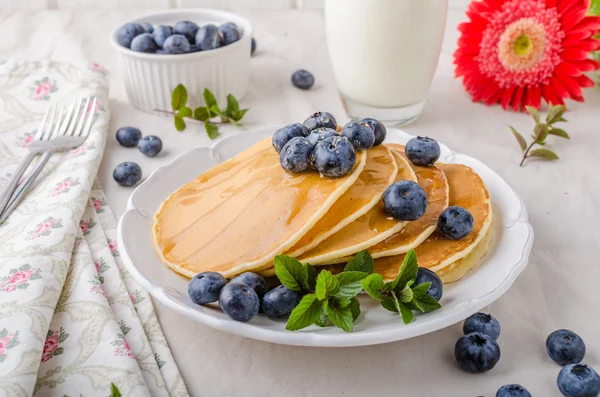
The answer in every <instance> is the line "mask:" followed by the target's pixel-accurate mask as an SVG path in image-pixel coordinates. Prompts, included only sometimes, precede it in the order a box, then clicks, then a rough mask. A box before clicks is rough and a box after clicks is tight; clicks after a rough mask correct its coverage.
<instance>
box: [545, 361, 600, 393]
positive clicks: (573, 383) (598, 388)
mask: <svg viewBox="0 0 600 397" xmlns="http://www.w3.org/2000/svg"><path fill="white" fill-rule="evenodd" d="M556 383H557V385H558V389H559V390H560V392H561V393H562V394H563V395H564V396H565V397H596V396H598V395H599V394H600V376H598V373H597V372H596V371H594V369H593V368H591V367H588V366H587V365H585V364H568V365H565V366H564V367H563V369H562V370H561V371H560V373H559V374H558V378H557V379H556Z"/></svg>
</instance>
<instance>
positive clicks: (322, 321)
mask: <svg viewBox="0 0 600 397" xmlns="http://www.w3.org/2000/svg"><path fill="white" fill-rule="evenodd" d="M315 324H317V325H318V326H319V327H327V326H328V325H329V318H328V317H327V313H325V310H323V309H322V310H321V313H319V316H318V317H317V319H316V320H315Z"/></svg>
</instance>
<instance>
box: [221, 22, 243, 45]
mask: <svg viewBox="0 0 600 397" xmlns="http://www.w3.org/2000/svg"><path fill="white" fill-rule="evenodd" d="M219 36H221V42H222V43H223V45H229V44H231V43H235V42H236V41H238V40H239V39H240V30H239V29H238V27H237V25H236V24H235V23H233V22H227V23H224V24H223V25H221V26H219Z"/></svg>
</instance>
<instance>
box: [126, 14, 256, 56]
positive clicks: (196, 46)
mask: <svg viewBox="0 0 600 397" xmlns="http://www.w3.org/2000/svg"><path fill="white" fill-rule="evenodd" d="M240 37H241V33H240V30H239V28H238V27H237V25H236V24H234V23H233V22H227V23H224V24H222V25H219V26H216V25H213V24H206V25H204V26H202V27H200V26H198V25H197V24H196V23H194V22H191V21H179V22H177V23H176V24H175V25H174V26H172V27H171V26H168V25H157V26H152V25H150V24H149V23H131V22H130V23H127V24H125V25H123V26H122V27H121V29H119V32H118V33H117V41H118V42H119V44H121V45H122V46H123V47H127V48H130V49H132V50H133V51H137V52H147V53H156V54H186V53H190V52H198V51H208V50H214V49H216V48H219V47H223V46H226V45H229V44H232V43H235V42H236V41H238V40H239V39H240ZM252 48H253V49H255V48H256V42H255V41H254V40H253V43H252ZM252 52H254V51H253V50H252Z"/></svg>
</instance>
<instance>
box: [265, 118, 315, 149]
mask: <svg viewBox="0 0 600 397" xmlns="http://www.w3.org/2000/svg"><path fill="white" fill-rule="evenodd" d="M297 136H303V137H306V136H308V129H307V128H306V127H305V126H304V125H302V124H300V123H294V124H289V125H286V126H285V127H281V128H280V129H278V130H277V131H275V133H274V134H273V147H274V148H275V150H276V151H277V153H280V152H281V149H283V147H284V146H285V144H286V143H288V142H289V140H290V139H292V138H295V137H297Z"/></svg>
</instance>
